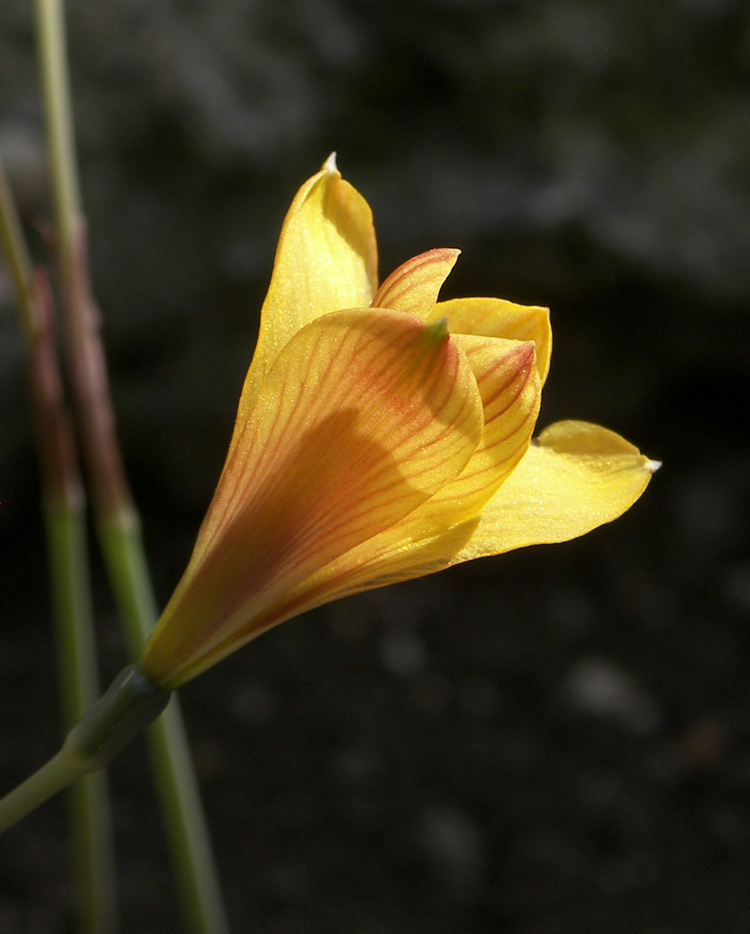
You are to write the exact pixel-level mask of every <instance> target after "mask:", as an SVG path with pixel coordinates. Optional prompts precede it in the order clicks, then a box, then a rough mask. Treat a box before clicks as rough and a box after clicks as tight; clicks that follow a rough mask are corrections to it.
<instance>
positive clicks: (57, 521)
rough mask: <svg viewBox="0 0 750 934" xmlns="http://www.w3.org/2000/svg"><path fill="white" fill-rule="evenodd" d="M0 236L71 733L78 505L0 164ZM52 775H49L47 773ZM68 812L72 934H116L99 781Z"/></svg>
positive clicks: (36, 299)
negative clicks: (16, 327)
mask: <svg viewBox="0 0 750 934" xmlns="http://www.w3.org/2000/svg"><path fill="white" fill-rule="evenodd" d="M0 231H1V232H2V243H3V247H4V250H5V255H6V257H7V261H8V267H9V269H10V270H11V278H12V281H13V285H14V287H15V292H16V303H17V305H18V309H19V312H20V318H21V322H22V324H23V329H24V332H25V335H26V338H27V342H28V348H29V375H30V390H31V397H32V403H33V410H34V418H35V422H36V434H37V443H38V448H39V458H40V463H41V467H42V487H43V495H42V499H43V513H44V522H45V532H46V540H47V552H48V565H49V577H50V590H51V594H52V605H53V622H54V628H55V635H56V641H57V670H58V681H59V684H60V694H61V698H62V705H63V722H64V724H65V727H66V729H69V728H70V727H71V726H72V725H73V724H74V723H76V722H77V721H78V720H80V718H81V717H82V716H83V715H84V714H85V712H86V711H87V710H88V708H89V707H90V706H91V705H92V704H93V703H94V701H95V700H96V698H97V697H98V695H99V685H98V677H97V666H96V651H95V639H94V626H93V613H92V611H91V600H90V587H89V573H88V553H87V549H86V530H85V511H84V502H83V495H82V493H81V487H80V478H79V474H78V465H77V462H76V457H75V442H74V440H73V434H72V430H71V426H70V423H69V420H68V416H67V412H66V410H65V407H64V402H63V394H62V388H61V380H60V374H59V368H58V365H57V355H56V349H55V342H54V333H53V331H54V329H53V317H54V310H53V307H52V300H51V295H50V293H49V290H48V289H47V287H46V279H45V278H44V277H43V276H41V275H37V276H36V277H35V276H34V274H33V271H32V266H31V262H30V260H29V257H28V253H27V250H26V244H25V242H24V239H23V235H22V232H21V225H20V222H19V219H18V212H17V211H16V207H15V202H14V200H13V196H12V193H11V190H10V186H9V185H8V182H7V178H6V176H5V172H4V170H3V166H2V165H1V164H0ZM51 772H52V775H56V774H57V770H56V769H54V768H53V769H52V770H51ZM47 775H48V776H49V775H50V773H49V772H48V773H47ZM36 787H37V788H38V787H39V785H37V786H36ZM68 807H69V827H70V838H71V851H72V860H73V878H74V885H75V891H76V913H77V916H78V921H79V930H80V931H81V932H84V934H110V932H113V931H115V930H116V924H115V916H116V907H115V906H116V897H115V870H114V856H113V843H112V829H111V818H110V810H109V795H108V791H107V782H106V776H105V775H104V774H103V773H100V774H97V775H87V776H84V777H82V778H81V779H80V780H79V781H78V782H76V783H75V784H74V785H73V787H72V788H71V789H70V792H69V803H68Z"/></svg>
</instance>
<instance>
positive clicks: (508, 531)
mask: <svg viewBox="0 0 750 934" xmlns="http://www.w3.org/2000/svg"><path fill="white" fill-rule="evenodd" d="M657 467H658V464H656V463H655V462H654V461H650V460H648V458H646V457H644V456H643V455H642V454H641V453H640V452H639V450H638V449H637V448H636V447H634V446H633V445H632V444H629V443H628V442H627V441H626V440H625V439H624V438H621V437H620V436H619V435H617V434H615V432H613V431H609V430H608V429H606V428H602V427H600V426H599V425H591V424H589V423H588V422H578V421H565V422H557V423H556V424H554V425H551V426H550V427H549V428H547V429H546V430H545V431H543V432H542V434H541V435H540V436H539V438H538V439H537V441H536V442H535V443H534V444H532V445H531V447H530V448H529V450H528V451H527V452H526V455H525V457H524V458H523V459H522V460H521V462H520V463H519V465H518V467H516V469H515V470H514V471H513V473H512V474H511V476H510V477H509V478H508V480H507V481H506V482H505V483H504V484H503V485H502V486H501V487H500V489H499V490H498V492H497V493H496V494H495V496H494V497H493V498H492V499H491V500H490V501H489V503H487V505H486V506H485V507H484V509H483V510H482V513H481V516H480V520H479V524H478V526H477V527H476V529H474V531H473V532H472V535H471V538H470V540H469V541H467V543H466V544H465V545H464V546H462V548H461V549H460V550H459V551H458V553H457V554H456V555H455V557H454V558H453V559H452V560H451V561H449V564H457V563H458V562H461V561H468V560H470V559H472V558H479V557H483V556H485V555H496V554H500V553H502V552H505V551H511V550H512V549H514V548H524V547H526V546H527V545H539V544H550V543H553V542H564V541H568V540H569V539H571V538H578V537H579V536H580V535H585V534H586V533H587V532H590V531H592V529H595V528H597V527H598V526H600V525H604V523H606V522H611V521H612V520H613V519H617V518H618V516H621V515H622V514H623V513H624V512H625V511H626V510H628V509H630V507H631V506H632V505H633V503H634V502H635V501H636V500H637V499H638V498H639V497H640V496H641V494H642V493H643V491H644V490H645V489H646V487H647V486H648V483H649V480H650V479H651V475H652V474H653V472H654V470H655V469H656V468H657Z"/></svg>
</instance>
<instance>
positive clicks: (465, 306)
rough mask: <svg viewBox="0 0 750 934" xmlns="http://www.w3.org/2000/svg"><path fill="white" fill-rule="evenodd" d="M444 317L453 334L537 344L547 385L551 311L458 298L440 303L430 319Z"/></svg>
mask: <svg viewBox="0 0 750 934" xmlns="http://www.w3.org/2000/svg"><path fill="white" fill-rule="evenodd" d="M440 318H447V319H448V329H449V330H450V332H451V334H479V335H482V336H484V337H505V338H509V339H510V340H517V341H534V343H535V344H536V365H537V368H538V370H539V375H540V376H541V378H542V385H544V381H545V380H546V379H547V373H548V372H549V360H550V354H551V353H552V329H551V328H550V323H549V309H548V308H540V307H538V306H536V305H516V304H514V303H513V302H507V301H504V300H503V299H500V298H454V299H451V300H450V301H447V302H438V304H437V305H435V307H434V308H432V309H431V310H430V314H429V315H428V317H427V319H426V320H427V321H428V322H432V321H438V320H439V319H440Z"/></svg>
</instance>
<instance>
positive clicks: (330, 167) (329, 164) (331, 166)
mask: <svg viewBox="0 0 750 934" xmlns="http://www.w3.org/2000/svg"><path fill="white" fill-rule="evenodd" d="M322 169H323V171H324V172H327V173H328V174H329V175H338V174H339V167H338V166H337V165H336V153H335V152H332V153H331V154H330V156H329V157H328V158H327V159H326V161H325V162H324V163H323V166H322Z"/></svg>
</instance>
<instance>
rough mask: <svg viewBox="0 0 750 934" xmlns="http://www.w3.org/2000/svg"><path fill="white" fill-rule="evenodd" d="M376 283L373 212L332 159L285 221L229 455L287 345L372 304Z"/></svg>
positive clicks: (304, 189) (296, 200) (303, 190)
mask: <svg viewBox="0 0 750 934" xmlns="http://www.w3.org/2000/svg"><path fill="white" fill-rule="evenodd" d="M377 278H378V276H377V246H376V242H375V228H374V226H373V220H372V212H371V210H370V207H369V205H368V204H367V202H366V201H365V199H364V198H363V197H362V196H361V195H360V194H359V192H357V191H356V189H354V188H353V187H352V186H351V185H350V184H349V183H348V182H345V181H344V180H343V179H342V178H341V173H340V172H339V171H338V169H337V168H336V163H335V161H334V159H333V157H331V158H330V159H329V160H328V161H327V162H326V163H325V165H324V166H323V168H322V169H321V170H320V172H318V173H317V175H313V177H312V178H310V179H308V180H307V181H306V182H305V184H304V185H303V186H302V187H301V188H300V190H299V191H298V192H297V194H296V196H295V198H294V200H293V201H292V205H291V207H290V208H289V211H288V212H287V215H286V218H285V219H284V224H283V226H282V230H281V235H280V237H279V244H278V247H277V250H276V259H275V262H274V267H273V274H272V276H271V284H270V285H269V288H268V294H267V295H266V300H265V302H264V303H263V308H262V310H261V317H260V331H259V333H258V343H257V346H256V348H255V354H254V355H253V360H252V363H251V365H250V369H249V371H248V374H247V376H246V378H245V384H244V386H243V388H242V395H241V397H240V402H239V408H238V412H237V421H236V424H235V431H234V435H233V437H232V443H231V445H230V450H231V448H232V447H234V444H235V442H236V439H237V435H238V433H239V431H240V430H241V428H242V425H243V424H244V422H245V420H246V419H247V416H248V414H249V412H250V411H251V409H252V407H253V405H254V403H255V398H256V396H257V394H258V389H259V387H260V384H261V383H262V381H263V379H264V377H265V375H266V373H267V372H268V370H269V369H270V367H271V366H272V364H273V361H274V360H275V359H276V357H277V356H278V355H279V353H280V352H281V350H282V348H283V347H284V346H285V345H286V344H287V342H288V341H289V340H290V339H291V338H292V337H293V336H294V334H296V333H297V331H299V330H300V329H301V328H302V327H304V326H305V325H306V324H309V323H310V322H311V321H314V320H315V319H316V318H319V317H321V316H322V315H325V314H328V313H329V312H332V311H339V310H341V309H345V308H359V307H363V306H367V305H369V304H370V302H371V301H372V297H373V294H374V292H375V289H376V288H377Z"/></svg>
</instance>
